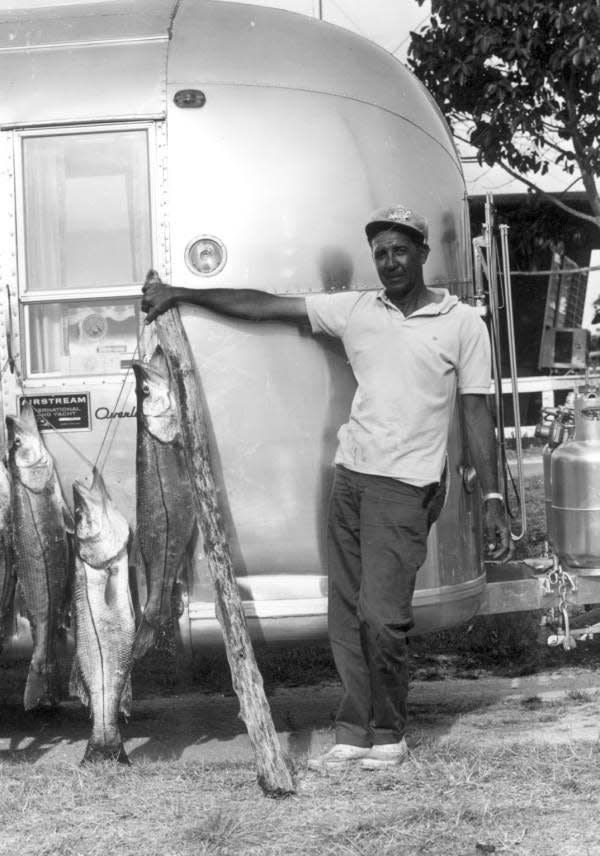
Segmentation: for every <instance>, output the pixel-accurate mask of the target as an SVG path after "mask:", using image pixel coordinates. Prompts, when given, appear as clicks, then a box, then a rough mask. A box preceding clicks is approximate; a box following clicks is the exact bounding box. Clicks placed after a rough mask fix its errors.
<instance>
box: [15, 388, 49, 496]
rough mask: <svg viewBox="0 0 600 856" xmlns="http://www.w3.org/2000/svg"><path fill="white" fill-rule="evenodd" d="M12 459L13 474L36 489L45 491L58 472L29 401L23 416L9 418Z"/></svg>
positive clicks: (26, 403) (25, 404)
mask: <svg viewBox="0 0 600 856" xmlns="http://www.w3.org/2000/svg"><path fill="white" fill-rule="evenodd" d="M6 427H7V429H8V460H9V464H10V466H11V469H12V470H13V473H14V474H15V475H16V476H17V477H18V478H19V480H20V481H22V482H23V484H25V485H26V486H27V487H30V488H31V489H32V490H36V489H42V488H43V486H44V485H45V484H46V483H47V481H48V480H49V479H50V477H51V476H52V474H53V472H54V464H53V461H52V458H51V456H50V454H49V452H48V450H47V449H46V446H45V445H44V441H43V440H42V436H41V434H40V431H39V428H38V426H37V422H36V419H35V414H34V412H33V407H32V406H31V404H30V403H29V402H28V401H26V402H25V403H24V404H23V407H22V408H21V413H20V415H19V416H7V417H6Z"/></svg>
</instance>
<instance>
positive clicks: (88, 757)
mask: <svg viewBox="0 0 600 856" xmlns="http://www.w3.org/2000/svg"><path fill="white" fill-rule="evenodd" d="M102 761H114V762H115V763H117V764H126V765H127V766H131V761H130V760H129V757H128V756H127V752H126V751H125V747H124V746H123V743H122V741H119V742H117V743H114V744H107V743H98V742H96V741H94V740H89V741H88V744H87V746H86V747H85V753H84V756H83V760H82V762H81V763H82V765H83V764H98V763H99V762H102Z"/></svg>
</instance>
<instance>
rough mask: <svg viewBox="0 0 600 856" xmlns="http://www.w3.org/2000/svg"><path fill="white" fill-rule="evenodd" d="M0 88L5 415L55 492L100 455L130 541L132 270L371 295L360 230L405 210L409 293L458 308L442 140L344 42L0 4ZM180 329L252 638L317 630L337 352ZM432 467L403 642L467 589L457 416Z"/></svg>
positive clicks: (471, 547) (374, 57)
mask: <svg viewBox="0 0 600 856" xmlns="http://www.w3.org/2000/svg"><path fill="white" fill-rule="evenodd" d="M0 76H1V78H2V81H3V98H2V100H1V102H0V129H1V130H0V144H1V146H2V160H1V164H2V166H1V167H0V181H1V185H2V200H3V202H2V215H1V216H2V218H3V227H2V229H1V241H2V244H1V247H0V268H1V271H2V282H3V293H2V307H3V308H2V317H1V319H0V324H1V326H2V330H1V336H0V351H1V362H2V366H3V368H4V370H3V373H2V409H3V414H2V416H3V417H4V415H5V414H7V413H14V412H18V410H19V407H20V404H21V403H22V402H23V400H24V399H29V400H30V401H32V403H33V405H34V408H35V409H36V412H37V414H38V418H39V419H40V425H41V427H42V428H43V429H45V433H44V437H45V441H46V444H47V446H48V448H49V449H50V451H51V452H52V454H53V455H54V457H55V459H56V462H57V466H58V469H59V472H60V477H61V480H62V483H63V486H64V488H65V490H66V493H67V495H69V492H70V486H71V483H72V482H73V480H74V479H76V478H81V477H82V475H85V474H86V473H87V472H89V471H90V470H91V467H92V465H93V464H95V463H98V465H99V466H100V467H101V469H102V471H103V475H104V479H105V481H106V483H107V485H108V487H109V490H110V492H111V494H112V497H113V500H114V501H115V504H116V505H117V506H118V507H120V508H121V510H122V511H123V512H124V513H125V514H127V515H128V517H129V519H130V520H131V523H132V526H135V427H136V419H135V395H134V388H133V376H132V373H131V371H130V366H131V360H132V359H133V358H134V357H135V355H136V351H137V349H138V347H139V345H140V341H141V334H140V331H141V322H142V318H141V317H140V308H139V304H140V300H139V298H140V287H141V284H142V282H143V279H144V275H145V273H146V271H147V269H148V268H150V267H154V268H156V269H157V270H158V271H159V272H160V273H161V275H162V276H163V278H164V279H165V280H166V281H171V282H175V283H177V284H180V285H185V286H188V287H192V288H205V287H208V286H216V285H226V286H232V287H251V288H258V289H264V290H268V291H272V292H276V293H281V294H304V293H311V292H315V291H337V290H342V289H371V288H375V287H377V285H378V283H377V279H376V274H375V271H374V268H373V265H372V262H371V259H370V255H369V249H368V246H367V244H366V241H365V239H364V232H363V224H364V221H365V217H366V216H367V214H368V213H369V212H370V211H371V210H373V209H374V208H376V207H378V206H382V205H385V204H388V203H390V202H392V201H402V202H403V203H404V204H406V205H408V206H413V207H414V208H415V209H417V210H418V211H420V212H422V213H423V214H424V215H425V216H426V217H427V218H428V220H429V222H430V232H431V254H430V257H429V260H428V262H427V266H426V277H427V282H428V283H429V284H432V285H438V286H444V287H447V288H448V289H450V291H451V292H453V293H456V294H458V295H459V296H460V297H461V298H462V299H464V300H467V301H469V300H470V301H472V300H473V299H474V296H475V295H474V285H473V277H472V271H471V245H470V235H469V222H468V211H467V201H466V191H465V183H464V179H463V175H462V171H461V165H460V161H459V158H458V156H457V153H456V151H455V148H454V145H453V142H452V138H451V136H450V133H449V131H448V128H447V126H446V125H445V123H444V120H443V118H442V116H441V114H440V112H439V111H438V109H437V108H436V106H435V104H434V103H433V101H432V99H431V98H430V97H429V95H428V93H427V92H426V91H425V89H424V88H423V87H422V86H421V84H420V83H419V82H418V81H417V80H416V79H415V78H414V76H413V75H411V73H410V72H409V71H408V70H407V69H406V68H405V67H404V66H403V65H402V64H400V63H399V62H397V61H396V60H395V59H394V58H393V57H392V56H390V55H389V54H387V53H386V52H385V51H383V50H381V49H380V48H378V47H376V46H375V45H373V44H371V43H369V42H367V41H366V40H364V39H362V38H360V37H358V36H356V35H354V34H352V33H350V32H347V31H345V30H342V29H339V28H337V27H334V26H331V25H327V24H324V23H322V22H319V21H316V20H313V19H311V18H307V17H304V16H301V15H296V14H293V13H288V12H283V11H277V10H273V9H267V8H262V7H261V8H258V7H253V6H248V5H238V4H233V3H220V2H210V0H206V2H192V0H183V2H175V0H111V1H110V2H102V0H100V2H96V3H80V4H77V3H72V4H70V5H65V6H54V7H40V8H37V9H35V10H29V11H27V12H25V11H21V12H18V11H13V12H10V11H9V12H4V13H2V20H1V21H0ZM182 318H183V322H184V325H185V328H186V331H187V334H188V337H189V340H190V342H191V344H192V347H193V350H194V357H195V360H196V365H197V369H198V373H199V375H200V377H201V379H202V384H203V389H204V394H205V396H206V402H207V408H208V413H209V416H210V428H211V435H212V436H211V441H212V453H213V457H214V466H215V470H216V473H217V477H218V481H219V488H220V496H221V500H222V503H223V509H224V515H225V518H226V522H227V528H228V535H229V539H230V546H231V550H232V556H233V560H234V565H235V569H236V574H237V578H238V582H239V586H240V590H241V593H242V597H243V600H244V604H245V609H246V614H247V617H248V623H249V627H250V631H251V633H252V634H253V635H254V637H255V638H259V639H265V640H267V641H270V640H280V639H287V640H302V639H314V638H316V637H319V636H323V635H324V634H325V614H326V570H325V566H324V544H323V531H322V530H323V520H324V517H325V504H326V502H327V496H328V491H329V486H330V479H331V475H332V461H333V455H334V448H335V443H336V433H337V429H338V427H339V425H340V424H341V423H342V422H343V421H344V420H345V416H346V414H347V412H348V409H349V405H350V400H351V396H352V394H353V390H354V380H353V377H352V375H351V372H350V370H349V368H348V366H347V364H346V361H345V358H344V354H343V352H342V350H341V349H340V347H338V345H337V344H336V343H335V342H332V341H328V340H321V339H317V338H313V337H312V336H310V335H308V334H306V333H303V332H301V331H298V330H297V329H295V328H291V327H288V326H285V325H277V324H271V325H259V324H251V323H245V322H242V321H233V320H224V319H222V318H217V317H215V316H211V315H210V314H209V313H206V312H203V311H200V310H197V309H193V308H189V307H188V308H184V309H183V310H182ZM3 421H4V419H2V422H3ZM449 460H450V485H449V496H448V501H447V503H446V507H445V510H444V512H443V514H442V516H441V518H440V519H439V521H438V523H437V525H436V526H435V527H434V528H433V530H432V532H431V535H430V542H429V553H428V558H427V562H426V564H425V566H424V567H423V568H422V570H421V571H420V574H419V579H418V587H417V591H416V594H415V599H414V606H415V616H416V622H417V627H416V630H417V632H426V631H428V630H432V629H436V628H442V627H446V626H450V625H452V624H456V623H458V622H461V621H463V620H467V619H468V618H470V617H471V616H472V615H474V614H475V613H476V612H477V611H478V609H480V608H482V603H483V602H484V600H485V597H486V575H485V571H484V566H483V560H482V545H481V537H480V521H479V494H478V490H477V486H476V484H474V483H473V481H472V479H471V478H470V477H469V469H468V461H466V460H465V453H464V444H463V437H462V431H461V424H460V419H459V415H458V413H457V415H456V418H455V419H454V422H453V427H452V434H451V437H450V445H449ZM488 608H489V606H488ZM180 629H181V635H182V639H183V641H184V643H185V644H187V645H188V646H191V647H193V646H194V644H195V642H196V641H198V640H199V641H201V642H202V644H203V645H206V644H209V643H210V642H211V640H214V639H217V638H218V637H219V628H218V624H217V622H216V619H215V609H214V602H213V596H212V591H211V584H210V581H209V576H208V570H207V562H206V558H205V556H204V554H203V550H202V544H201V543H199V544H198V545H197V548H196V550H195V554H194V557H193V561H192V568H191V570H190V572H189V578H188V584H187V593H186V597H185V610H184V612H183V615H182V617H181V620H180ZM24 638H25V629H24V628H23V627H21V628H20V630H19V634H17V637H15V639H13V640H12V645H13V647H18V645H19V639H21V640H23V639H24ZM7 647H9V648H10V645H8V646H7Z"/></svg>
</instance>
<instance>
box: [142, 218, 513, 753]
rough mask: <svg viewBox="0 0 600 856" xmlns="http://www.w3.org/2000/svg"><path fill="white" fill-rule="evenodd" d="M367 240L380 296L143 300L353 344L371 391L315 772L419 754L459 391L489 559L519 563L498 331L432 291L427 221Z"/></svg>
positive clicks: (355, 446) (347, 478) (160, 289)
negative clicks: (412, 724)
mask: <svg viewBox="0 0 600 856" xmlns="http://www.w3.org/2000/svg"><path fill="white" fill-rule="evenodd" d="M366 233H367V238H368V240H369V243H370V245H371V250H372V255H373V261H374V263H375V267H376V269H377V273H378V275H379V279H380V281H381V283H382V285H383V289H382V290H381V291H378V292H374V291H361V292H356V291H355V292H339V293H337V294H313V295H310V296H307V297H284V296H281V297H280V296H277V295H271V294H267V293H265V292H260V291H254V290H250V289H240V290H238V289H206V290H205V289H198V290H195V289H185V288H172V287H170V286H165V285H163V284H162V283H160V281H158V282H156V281H155V280H153V279H152V278H150V279H149V280H147V283H146V286H145V287H144V291H145V294H144V298H143V300H142V309H143V310H144V311H145V312H147V316H146V322H147V323H148V322H150V321H152V320H153V319H154V318H156V316H157V315H159V314H160V313H161V312H164V311H165V310H166V309H168V308H170V307H172V306H174V305H175V304H177V303H180V302H187V303H192V304H196V305H198V306H203V307H205V308H207V309H211V310H214V311H216V312H220V313H222V314H226V315H233V316H236V317H241V318H246V319H255V320H278V321H291V322H296V323H306V322H309V323H310V325H311V328H312V330H313V332H314V333H325V334H328V335H331V336H336V337H339V338H340V339H341V340H342V342H343V344H344V347H345V350H346V354H347V356H348V359H349V362H350V364H351V366H352V370H353V372H354V375H355V378H356V381H357V384H358V387H357V390H356V394H355V397H354V401H353V403H352V408H351V412H350V417H349V421H348V422H347V424H346V425H344V426H342V428H341V429H340V432H339V435H338V439H339V446H338V450H337V453H336V458H335V463H336V472H335V480H334V487H333V493H332V498H331V504H330V509H329V524H328V572H329V638H330V643H331V648H332V652H333V657H334V660H335V664H336V668H337V670H338V672H339V675H340V679H341V682H342V687H343V697H342V701H341V704H340V707H339V710H338V713H337V719H336V744H335V746H334V747H333V749H331V750H330V751H329V752H327V753H325V754H324V755H323V756H322V757H320V758H317V759H313V760H311V761H309V767H311V768H313V769H331V768H336V767H340V766H345V765H346V764H358V765H359V766H360V767H361V768H364V769H379V768H385V767H389V766H393V765H396V764H399V763H402V761H403V760H404V759H405V758H406V756H407V753H408V749H407V746H406V742H405V739H404V732H405V728H406V718H407V712H406V700H407V695H408V662H407V660H408V658H407V648H406V634H407V632H408V631H409V630H410V628H411V627H412V626H413V624H414V622H413V615H412V608H411V602H412V597H413V593H414V588H415V581H416V575H417V571H418V570H419V568H420V567H421V565H422V564H423V562H424V560H425V557H426V542H427V535H428V532H429V529H430V527H431V525H432V523H433V522H434V521H435V519H436V518H437V516H438V514H439V513H440V511H441V507H442V505H443V501H444V494H445V458H446V444H447V438H448V430H449V425H450V419H451V416H452V412H453V408H454V401H455V395H456V391H457V390H458V392H459V393H460V396H461V402H462V409H463V414H464V424H465V429H466V437H467V442H468V446H469V451H470V455H471V459H472V461H473V463H474V465H475V468H476V470H477V473H478V477H479V482H480V486H481V489H482V493H483V504H484V528H485V537H486V543H487V546H488V551H489V555H490V557H491V558H494V559H502V558H505V557H506V556H507V555H508V554H509V552H510V532H509V528H508V524H507V519H506V514H505V510H504V506H503V501H502V496H501V494H500V493H499V492H498V474H497V466H496V451H495V442H494V427H493V422H492V419H491V416H490V413H489V411H488V408H487V402H486V394H487V392H488V390H489V386H490V349H489V339H488V335H487V330H486V328H485V325H484V324H483V322H482V321H481V319H480V317H479V316H478V314H477V312H476V311H475V310H474V309H472V308H471V307H469V306H466V305H463V304H461V303H460V302H459V301H458V299H457V298H456V297H455V296H452V295H450V294H449V293H448V292H447V291H446V290H445V289H433V288H428V287H427V286H426V285H425V283H424V279H423V265H424V264H425V262H426V260H427V256H428V253H429V247H428V245H427V240H428V226H427V222H426V221H425V220H424V219H423V218H422V217H421V216H420V215H418V214H416V213H415V212H413V211H411V210H409V209H407V208H404V207H403V206H401V205H395V206H392V207H390V208H384V209H379V210H377V211H375V212H374V213H373V214H372V215H371V217H370V218H369V222H368V223H367V226H366ZM149 276H150V275H149Z"/></svg>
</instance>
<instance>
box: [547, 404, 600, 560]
mask: <svg viewBox="0 0 600 856" xmlns="http://www.w3.org/2000/svg"><path fill="white" fill-rule="evenodd" d="M574 417H575V425H574V432H573V436H572V437H571V438H570V439H567V440H566V441H565V442H563V443H561V444H560V445H558V446H557V447H556V448H555V449H554V450H553V451H552V452H551V454H550V455H549V460H550V479H551V491H552V493H551V495H552V508H551V523H552V532H549V537H550V540H551V542H552V545H553V547H554V550H555V551H556V553H557V554H558V558H559V561H560V562H561V564H562V565H563V566H567V567H569V568H573V569H575V570H577V569H579V570H580V571H582V572H585V573H586V575H589V574H590V573H594V574H597V575H599V576H600V392H599V390H597V389H594V390H593V391H587V392H584V393H582V394H579V395H577V396H576V398H575V413H574Z"/></svg>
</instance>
